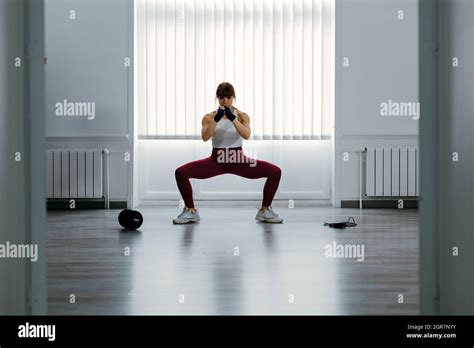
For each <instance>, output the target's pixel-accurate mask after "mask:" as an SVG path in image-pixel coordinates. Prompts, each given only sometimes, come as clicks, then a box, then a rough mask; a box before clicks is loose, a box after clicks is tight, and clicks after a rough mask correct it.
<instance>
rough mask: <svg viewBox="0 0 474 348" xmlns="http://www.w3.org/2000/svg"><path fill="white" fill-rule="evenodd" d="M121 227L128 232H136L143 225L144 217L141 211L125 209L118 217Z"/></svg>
mask: <svg viewBox="0 0 474 348" xmlns="http://www.w3.org/2000/svg"><path fill="white" fill-rule="evenodd" d="M118 222H119V224H120V226H122V227H123V228H125V229H127V230H136V229H137V228H139V227H140V226H141V225H142V223H143V216H142V214H141V213H140V212H139V211H136V210H131V209H124V210H122V211H121V212H120V214H119V216H118Z"/></svg>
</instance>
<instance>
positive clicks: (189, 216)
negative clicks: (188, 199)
mask: <svg viewBox="0 0 474 348" xmlns="http://www.w3.org/2000/svg"><path fill="white" fill-rule="evenodd" d="M199 220H201V218H200V217H199V213H198V211H197V209H196V212H193V211H191V210H189V209H188V208H186V207H184V208H183V211H182V212H181V214H179V215H178V217H177V218H176V219H173V224H188V223H190V222H199Z"/></svg>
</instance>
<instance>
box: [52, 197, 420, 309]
mask: <svg viewBox="0 0 474 348" xmlns="http://www.w3.org/2000/svg"><path fill="white" fill-rule="evenodd" d="M244 203H245V202H244ZM283 204H285V202H282V203H281V204H278V203H277V202H274V208H275V210H276V211H277V213H279V214H280V215H281V216H282V217H283V218H284V219H285V221H284V223H283V224H278V225H277V224H265V223H259V222H257V221H256V220H254V217H255V213H256V210H257V209H256V207H258V202H250V203H247V205H242V203H240V204H239V203H237V205H238V207H237V208H231V207H230V205H229V203H218V204H212V203H204V202H203V203H199V204H198V205H197V206H198V208H199V211H200V214H201V222H200V223H198V224H192V225H173V224H172V223H171V219H172V218H173V217H175V216H176V215H177V214H178V213H179V209H178V208H177V207H170V206H157V207H143V208H140V211H141V212H142V213H143V215H144V218H145V222H144V224H143V226H142V228H141V229H140V231H137V232H124V231H122V230H121V228H120V226H119V225H118V223H117V215H118V213H119V210H110V211H104V210H93V211H50V212H48V230H49V232H48V272H49V275H48V278H49V286H48V288H49V313H50V314H74V315H76V314H77V315H81V314H85V315H93V314H330V315H331V314H418V211H417V210H408V209H407V210H395V209H390V210H388V209H387V210H385V209H384V210H382V209H365V210H359V209H338V208H332V207H328V206H304V207H301V206H300V207H295V208H288V207H285V206H284V205H283ZM296 205H297V206H298V202H296ZM349 216H353V217H354V218H355V219H356V222H357V223H358V224H359V225H358V226H357V227H353V228H349V229H346V230H335V229H330V228H328V227H325V226H323V222H326V221H344V220H346V219H347V218H348V217H349ZM333 242H335V243H337V244H356V245H359V246H363V247H364V248H365V249H364V251H365V259H364V260H363V261H357V260H356V259H355V258H330V257H327V255H325V253H326V245H333ZM127 248H130V255H129V256H126V255H125V252H126V250H128V249H127ZM236 248H238V249H236ZM71 294H74V296H75V303H70V302H71V301H70V299H71V297H70V296H71ZM400 295H403V299H402V296H400Z"/></svg>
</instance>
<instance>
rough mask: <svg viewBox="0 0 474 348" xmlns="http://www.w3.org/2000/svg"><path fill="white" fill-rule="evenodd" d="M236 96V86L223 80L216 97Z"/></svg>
mask: <svg viewBox="0 0 474 348" xmlns="http://www.w3.org/2000/svg"><path fill="white" fill-rule="evenodd" d="M225 97H227V98H230V97H234V98H235V91H234V86H232V85H231V84H230V83H229V82H222V83H221V84H220V85H219V86H218V87H217V90H216V98H225Z"/></svg>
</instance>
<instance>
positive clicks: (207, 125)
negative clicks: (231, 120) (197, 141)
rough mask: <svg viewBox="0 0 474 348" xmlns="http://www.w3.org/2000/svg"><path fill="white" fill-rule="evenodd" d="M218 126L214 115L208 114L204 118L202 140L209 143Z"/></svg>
mask: <svg viewBox="0 0 474 348" xmlns="http://www.w3.org/2000/svg"><path fill="white" fill-rule="evenodd" d="M211 116H212V117H211ZM216 125H217V122H216V121H214V115H212V113H211V114H207V115H205V116H204V117H203V118H202V130H201V137H202V140H204V141H208V140H209V139H211V137H212V135H213V134H214V131H215V130H216Z"/></svg>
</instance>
